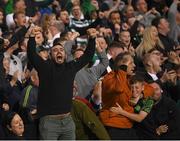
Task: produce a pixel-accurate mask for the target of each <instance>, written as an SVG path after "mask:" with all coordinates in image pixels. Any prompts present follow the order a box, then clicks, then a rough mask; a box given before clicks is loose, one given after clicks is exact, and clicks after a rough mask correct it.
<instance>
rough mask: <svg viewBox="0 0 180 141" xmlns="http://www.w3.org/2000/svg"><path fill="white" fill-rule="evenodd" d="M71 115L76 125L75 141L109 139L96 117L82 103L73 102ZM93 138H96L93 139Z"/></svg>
mask: <svg viewBox="0 0 180 141" xmlns="http://www.w3.org/2000/svg"><path fill="white" fill-rule="evenodd" d="M71 114H72V118H73V120H74V122H75V125H76V139H77V140H88V139H100V140H109V139H110V137H109V135H108V133H107V131H106V129H105V128H104V126H103V124H102V123H101V122H100V120H99V119H98V117H97V116H96V115H95V113H94V112H93V111H91V109H90V108H89V107H88V106H87V105H86V104H84V103H83V102H81V101H79V100H73V106H72V110H71ZM94 136H95V137H96V138H94Z"/></svg>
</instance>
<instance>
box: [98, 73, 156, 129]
mask: <svg viewBox="0 0 180 141" xmlns="http://www.w3.org/2000/svg"><path fill="white" fill-rule="evenodd" d="M152 94H153V88H152V87H150V86H149V85H148V84H145V90H144V95H145V97H146V96H150V95H152ZM131 96H132V93H131V91H130V88H129V85H128V79H127V73H126V72H124V71H122V70H118V71H112V72H110V73H109V74H107V75H106V76H105V77H104V79H103V81H102V106H103V108H102V110H101V112H100V119H101V121H102V122H103V124H104V125H105V126H111V127H116V128H131V127H132V125H133V122H132V121H131V120H130V119H129V118H127V117H125V116H122V115H119V114H115V113H113V112H111V111H110V110H109V109H110V108H111V107H113V106H115V107H116V102H117V103H119V105H120V106H121V107H122V108H123V109H124V110H126V111H127V112H130V113H133V112H134V109H133V107H132V106H131V105H130V104H129V100H130V98H131Z"/></svg>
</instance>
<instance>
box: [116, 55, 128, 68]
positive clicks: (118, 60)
mask: <svg viewBox="0 0 180 141" xmlns="http://www.w3.org/2000/svg"><path fill="white" fill-rule="evenodd" d="M127 56H131V54H130V53H129V52H123V53H119V54H118V55H117V56H116V58H115V61H114V66H115V70H118V69H119V66H121V65H123V64H124V63H126V62H127V61H128V59H127ZM119 64H120V65H119Z"/></svg>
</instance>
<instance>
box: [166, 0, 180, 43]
mask: <svg viewBox="0 0 180 141" xmlns="http://www.w3.org/2000/svg"><path fill="white" fill-rule="evenodd" d="M168 20H169V23H170V29H171V31H170V33H169V36H170V37H171V38H172V39H174V41H175V42H176V44H177V45H179V44H180V26H179V24H180V2H179V1H178V0H174V2H173V3H172V4H171V6H170V8H169V13H168Z"/></svg>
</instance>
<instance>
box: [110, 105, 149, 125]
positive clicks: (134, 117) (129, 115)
mask: <svg viewBox="0 0 180 141" xmlns="http://www.w3.org/2000/svg"><path fill="white" fill-rule="evenodd" d="M116 105H117V106H118V107H112V108H111V109H110V111H112V112H114V113H117V114H120V115H123V116H125V117H127V118H129V119H131V120H134V121H136V122H141V121H142V120H144V119H145V118H146V116H147V115H148V113H147V112H145V111H140V112H139V114H135V113H129V112H127V111H125V110H123V109H122V107H121V106H120V105H119V104H118V103H116Z"/></svg>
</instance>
